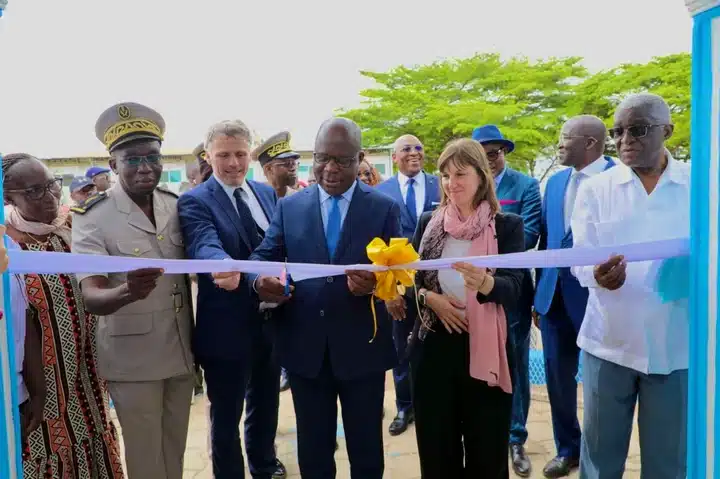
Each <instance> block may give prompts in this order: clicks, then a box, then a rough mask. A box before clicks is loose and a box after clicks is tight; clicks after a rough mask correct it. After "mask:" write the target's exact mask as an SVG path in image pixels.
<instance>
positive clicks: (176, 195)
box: [156, 186, 180, 198]
mask: <svg viewBox="0 0 720 479" xmlns="http://www.w3.org/2000/svg"><path fill="white" fill-rule="evenodd" d="M156 189H157V190H158V191H162V192H163V193H167V194H168V195H172V196H174V197H175V198H180V195H178V194H177V193H175V192H174V191H172V190H169V189H167V188H163V187H162V186H158V187H157V188H156Z"/></svg>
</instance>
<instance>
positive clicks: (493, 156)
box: [485, 148, 505, 160]
mask: <svg viewBox="0 0 720 479" xmlns="http://www.w3.org/2000/svg"><path fill="white" fill-rule="evenodd" d="M500 153H505V148H500V149H499V150H494V151H486V152H485V156H487V158H488V160H497V159H498V157H499V156H500Z"/></svg>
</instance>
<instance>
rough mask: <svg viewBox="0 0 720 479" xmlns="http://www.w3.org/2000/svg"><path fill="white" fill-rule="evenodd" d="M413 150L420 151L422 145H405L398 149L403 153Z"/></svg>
mask: <svg viewBox="0 0 720 479" xmlns="http://www.w3.org/2000/svg"><path fill="white" fill-rule="evenodd" d="M413 150H415V151H417V152H418V153H422V151H423V146H422V145H405V146H403V147H402V148H401V149H400V151H402V152H403V153H410V152H411V151H413Z"/></svg>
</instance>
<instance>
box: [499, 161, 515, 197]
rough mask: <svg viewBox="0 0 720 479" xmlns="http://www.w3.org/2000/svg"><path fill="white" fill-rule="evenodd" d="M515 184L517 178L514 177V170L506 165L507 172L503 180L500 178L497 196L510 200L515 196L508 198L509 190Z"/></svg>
mask: <svg viewBox="0 0 720 479" xmlns="http://www.w3.org/2000/svg"><path fill="white" fill-rule="evenodd" d="M514 184H515V180H514V178H513V177H512V170H511V169H510V168H508V167H507V166H506V167H505V174H504V175H503V177H502V180H500V184H499V185H498V188H497V197H498V199H499V200H509V199H513V198H508V195H509V191H510V189H512V186H513V185H514Z"/></svg>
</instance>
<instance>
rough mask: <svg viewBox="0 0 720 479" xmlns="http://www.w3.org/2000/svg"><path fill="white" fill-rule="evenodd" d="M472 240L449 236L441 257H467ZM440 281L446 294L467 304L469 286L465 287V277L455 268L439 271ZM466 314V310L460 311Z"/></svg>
mask: <svg viewBox="0 0 720 479" xmlns="http://www.w3.org/2000/svg"><path fill="white" fill-rule="evenodd" d="M471 245H472V241H468V240H459V239H455V238H452V237H451V236H450V235H448V236H447V239H446V241H445V246H444V247H443V250H442V254H441V255H440V257H441V258H465V257H467V256H470V246H471ZM438 282H439V283H440V289H441V290H442V292H443V293H444V294H447V295H451V296H454V297H455V298H457V299H459V300H460V301H462V303H463V304H465V301H466V300H467V288H466V287H465V279H464V278H463V276H462V275H461V274H460V273H458V272H457V271H455V270H454V269H448V268H446V269H441V270H439V271H438ZM460 313H461V314H462V315H463V316H464V315H465V311H460Z"/></svg>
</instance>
